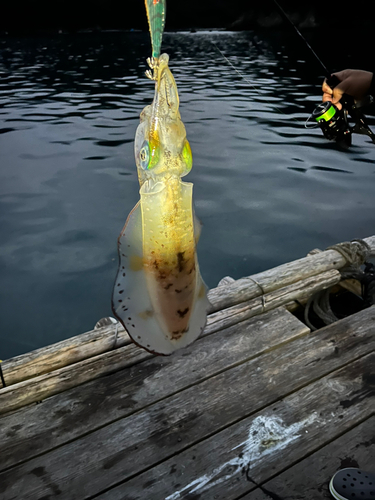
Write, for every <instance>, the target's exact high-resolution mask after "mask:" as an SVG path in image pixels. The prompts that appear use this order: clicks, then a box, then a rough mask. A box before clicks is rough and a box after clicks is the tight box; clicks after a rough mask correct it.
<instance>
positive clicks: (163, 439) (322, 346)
mask: <svg viewBox="0 0 375 500" xmlns="http://www.w3.org/2000/svg"><path fill="white" fill-rule="evenodd" d="M330 328H332V326H331V327H330ZM365 330H366V328H363V329H362V331H361V330H360V331H356V332H355V333H354V332H350V328H348V331H347V332H346V334H345V332H342V330H341V329H338V328H337V326H336V330H334V332H336V334H334V333H333V331H332V330H331V332H330V333H327V331H328V329H326V331H325V332H324V331H323V330H322V331H321V332H319V333H320V334H321V335H320V336H318V335H317V334H309V335H308V336H307V337H306V336H305V337H303V338H300V339H296V340H295V341H293V342H292V343H291V344H288V345H284V346H281V347H279V348H278V349H276V350H271V351H270V352H268V353H265V354H264V355H263V356H262V358H261V359H253V360H251V361H249V362H246V363H244V364H241V365H239V366H236V367H234V368H232V369H231V370H229V371H227V372H225V373H222V374H219V375H217V376H215V377H213V378H210V379H209V380H206V381H204V382H202V383H201V384H199V385H197V386H195V387H192V388H190V389H186V390H185V391H183V392H181V393H178V394H177V395H176V396H174V397H172V398H171V399H169V400H164V401H162V402H160V403H157V404H156V405H153V406H152V407H149V408H147V409H146V410H144V411H143V412H142V413H138V414H135V415H133V416H130V417H129V418H127V419H122V420H119V421H117V422H114V423H113V424H111V425H109V426H106V427H105V428H102V429H99V430H98V431H96V432H95V433H93V434H90V435H88V436H85V437H83V438H81V439H80V440H78V441H75V442H73V443H69V444H67V445H65V446H64V447H60V448H59V449H56V450H53V451H51V452H50V453H48V454H47V455H45V456H42V457H37V458H35V459H33V460H31V461H30V462H28V463H26V464H23V465H20V466H18V467H16V468H13V469H11V470H9V471H8V472H5V473H4V474H2V475H0V482H3V483H4V484H8V488H10V491H11V492H12V493H11V495H10V496H9V498H13V497H12V494H13V495H16V496H17V498H27V497H33V496H34V497H40V496H43V495H46V494H48V491H49V487H50V485H51V484H54V485H55V486H57V487H58V489H59V491H60V494H59V498H69V499H73V498H86V497H88V496H91V495H94V494H96V493H97V492H98V491H100V489H103V488H106V487H110V486H112V485H113V484H116V482H119V481H122V480H124V479H125V478H126V477H129V476H131V475H132V474H135V473H137V471H138V472H140V471H141V470H142V469H144V468H146V467H148V466H150V465H152V463H155V462H156V461H159V460H162V459H165V458H167V457H168V456H170V455H171V454H173V453H176V452H178V451H179V450H181V449H183V448H185V447H187V446H190V445H191V444H193V443H194V442H196V441H199V440H200V439H203V438H204V437H205V436H207V435H210V434H212V433H213V432H217V431H218V430H220V429H221V428H223V427H225V426H227V425H228V424H231V423H233V422H235V421H237V420H238V419H240V418H243V417H244V416H246V415H248V414H250V413H253V412H254V411H256V410H257V409H259V408H261V407H263V406H265V405H266V404H269V403H270V402H272V401H275V400H277V399H278V398H279V397H280V396H281V395H285V394H287V393H288V392H290V391H292V390H294V389H295V388H296V387H298V386H301V385H304V384H306V382H307V381H308V380H310V379H311V378H316V377H318V376H321V375H322V373H324V371H325V372H328V371H330V370H332V369H334V367H335V366H342V365H343V364H345V363H347V362H348V360H350V359H353V357H354V358H355V357H357V356H359V355H361V353H362V354H363V353H364V352H366V350H368V349H371V348H373V346H374V342H375V341H374V337H373V335H371V334H368V335H367V334H366V333H364V332H365ZM330 341H331V342H330ZM333 342H335V345H334V344H333ZM339 353H340V355H339ZM374 359H375V357H374V358H373V359H372V361H374ZM290 366H293V367H294V369H293V370H290V369H289V367H290ZM366 366H367V365H366ZM356 368H357V369H359V368H360V367H359V366H356ZM322 370H323V371H322ZM119 436H121V439H119ZM35 469H38V470H39V469H43V471H44V473H43V475H42V477H40V478H38V479H35V478H34V477H33V472H32V471H34V470H35ZM21 478H22V480H23V478H30V481H25V483H27V484H30V489H29V486H27V490H22V486H23V485H24V483H23V482H22V480H21ZM17 484H18V485H19V486H18V487H17V486H16V485H17ZM82 485H84V489H82ZM20 487H21V489H20ZM17 488H18V489H17ZM4 494H5V495H7V494H8V490H6V491H5V492H4ZM5 498H8V496H5ZM122 498H123V497H122ZM146 498H156V497H154V496H153V495H152V494H151V495H150V496H147V495H146ZM160 498H161V497H160Z"/></svg>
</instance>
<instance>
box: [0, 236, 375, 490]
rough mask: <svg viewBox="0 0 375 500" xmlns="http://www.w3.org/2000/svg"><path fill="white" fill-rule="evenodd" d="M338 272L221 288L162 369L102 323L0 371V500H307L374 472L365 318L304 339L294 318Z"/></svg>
mask: <svg viewBox="0 0 375 500" xmlns="http://www.w3.org/2000/svg"><path fill="white" fill-rule="evenodd" d="M365 241H366V243H367V244H368V245H369V247H371V250H372V251H373V252H374V251H375V236H373V237H370V238H366V240H365ZM345 264H346V259H345V257H344V256H343V254H342V253H340V252H339V251H337V250H335V249H331V250H327V251H324V252H316V253H314V254H313V255H309V256H308V257H305V258H303V259H300V260H298V261H295V262H292V263H288V264H284V265H282V266H279V267H277V268H275V269H271V270H269V271H266V272H264V273H259V274H258V275H255V276H251V277H248V278H242V279H240V280H237V281H232V280H230V279H229V280H225V279H224V280H223V282H222V283H221V286H218V287H217V288H215V289H213V290H211V291H210V294H209V297H210V301H211V304H212V307H211V310H210V314H209V316H208V322H207V326H206V329H205V331H204V333H203V335H202V336H201V337H200V338H199V339H198V340H197V341H196V342H195V343H193V344H192V345H191V346H189V347H188V348H186V349H183V350H181V351H178V352H176V353H175V354H173V355H172V356H169V357H157V356H153V355H152V354H150V353H148V352H146V351H144V350H142V349H140V348H138V347H137V346H135V345H134V344H132V343H131V342H130V339H129V337H128V335H127V334H126V332H125V331H124V330H123V328H119V327H118V325H117V326H116V325H114V324H112V325H108V326H104V327H102V328H97V329H95V330H93V331H91V332H88V333H85V334H83V335H79V336H77V337H74V338H72V339H69V340H67V341H63V342H60V343H58V344H55V345H53V346H49V347H46V348H43V349H39V350H37V351H34V352H32V353H29V354H27V355H22V356H18V357H17V358H13V359H10V360H7V361H4V362H3V363H2V371H3V375H4V380H5V383H6V386H5V387H3V388H1V389H0V451H1V452H0V498H1V500H10V499H17V500H21V499H28V500H50V499H55V498H56V499H59V500H60V499H66V500H75V499H77V500H78V499H79V500H82V499H91V498H98V499H101V500H138V499H139V500H140V499H142V500H179V499H185V500H236V499H240V498H241V499H244V500H269V499H273V500H285V499H307V500H310V499H311V500H313V499H314V500H316V499H320V498H327V499H328V498H331V497H330V494H329V491H328V482H329V479H330V477H331V476H332V474H333V473H334V472H335V471H336V470H338V469H340V468H342V467H347V466H354V467H361V468H364V469H367V470H375V415H374V413H375V368H374V367H375V353H374V347H375V307H374V306H372V307H369V308H367V309H364V310H362V311H360V312H357V313H355V314H353V315H351V316H348V317H346V318H344V319H341V320H339V321H337V322H336V323H333V324H331V325H329V326H326V327H324V328H321V329H318V330H316V331H313V332H312V331H310V329H309V328H308V327H307V326H306V325H305V324H304V323H302V322H301V320H300V319H297V317H296V316H295V315H294V314H293V311H295V310H296V309H297V308H298V306H299V304H301V303H304V302H306V301H307V300H308V298H309V297H311V296H312V294H314V293H315V292H317V291H319V290H322V289H326V288H328V287H331V286H334V285H337V284H338V283H339V282H340V280H341V276H340V272H339V269H341V268H343V267H344V266H345ZM0 387H1V383H0Z"/></svg>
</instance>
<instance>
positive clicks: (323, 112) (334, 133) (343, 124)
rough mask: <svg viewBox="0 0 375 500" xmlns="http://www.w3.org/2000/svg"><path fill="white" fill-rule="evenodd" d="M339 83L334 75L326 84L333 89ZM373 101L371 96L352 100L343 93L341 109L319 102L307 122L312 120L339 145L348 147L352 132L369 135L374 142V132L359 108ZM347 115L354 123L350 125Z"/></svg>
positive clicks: (325, 134) (326, 136)
mask: <svg viewBox="0 0 375 500" xmlns="http://www.w3.org/2000/svg"><path fill="white" fill-rule="evenodd" d="M338 83H340V81H339V79H338V78H337V77H336V76H334V75H333V76H331V77H330V78H329V79H328V80H327V84H328V85H329V86H330V87H331V88H332V89H333V88H334V87H336V85H337V84H338ZM372 102H373V99H372V97H370V96H369V98H367V99H365V100H363V101H360V102H354V99H353V97H351V96H349V95H347V94H344V95H343V96H342V98H341V99H340V103H341V104H342V109H338V108H337V106H335V105H334V104H333V103H332V102H330V101H327V102H324V103H322V104H319V105H318V106H317V107H316V108H315V109H314V111H313V112H312V114H311V115H310V117H309V118H308V119H307V122H310V121H313V122H314V123H315V124H317V125H319V127H320V128H321V129H322V132H323V135H324V137H325V138H326V139H328V140H330V141H336V142H337V143H338V144H339V145H340V146H343V147H345V148H348V147H349V146H351V144H352V134H353V133H356V134H364V135H367V136H368V137H370V139H371V140H372V142H373V143H374V144H375V134H374V133H373V132H372V130H371V129H370V127H369V126H368V124H367V122H366V117H365V115H364V114H363V113H362V112H361V108H363V107H364V106H368V105H369V104H371V103H372ZM348 115H349V116H350V117H351V118H352V119H353V120H354V125H353V126H350V124H349V121H348Z"/></svg>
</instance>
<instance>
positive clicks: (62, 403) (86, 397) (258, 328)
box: [0, 308, 310, 470]
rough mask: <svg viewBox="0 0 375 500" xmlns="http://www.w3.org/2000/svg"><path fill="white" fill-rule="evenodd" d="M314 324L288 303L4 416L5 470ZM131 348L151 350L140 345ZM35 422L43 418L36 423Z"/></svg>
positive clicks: (0, 439) (0, 440) (0, 456)
mask: <svg viewBox="0 0 375 500" xmlns="http://www.w3.org/2000/svg"><path fill="white" fill-rule="evenodd" d="M309 331H310V330H309V329H308V328H307V327H306V326H305V325H304V324H302V323H301V322H300V321H298V320H297V319H296V318H295V317H294V316H293V315H291V314H290V313H289V312H287V311H285V310H284V309H283V308H281V309H275V310H273V311H271V312H269V313H266V314H264V315H261V316H259V317H256V318H252V319H250V320H247V321H245V322H243V323H241V324H238V325H235V326H233V327H230V328H228V329H226V330H223V331H221V332H219V333H217V334H215V335H210V336H208V337H205V338H202V339H198V340H197V341H196V342H195V343H194V344H192V345H191V346H190V347H188V348H186V349H184V350H183V351H180V352H178V353H175V354H174V355H173V356H170V357H166V358H164V357H154V356H152V355H148V356H149V357H150V358H151V359H149V360H148V361H144V362H143V363H140V364H138V365H136V366H132V367H131V368H128V369H126V370H121V371H118V372H116V373H113V374H112V375H110V376H106V377H104V378H102V379H98V380H95V381H91V382H88V383H86V384H85V385H84V386H80V387H76V388H73V389H70V390H69V391H66V392H64V393H63V394H61V395H59V396H58V397H52V398H48V399H46V400H44V401H43V402H42V403H41V404H38V405H32V406H30V407H28V408H24V409H21V410H19V411H17V412H16V413H12V414H10V415H4V416H2V417H1V418H0V428H1V430H2V432H1V433H0V449H1V453H0V470H2V469H4V468H5V467H9V466H11V465H14V464H15V463H17V462H19V461H23V460H27V459H28V458H30V457H32V456H34V455H36V454H38V453H42V452H44V451H46V450H48V449H50V448H52V447H55V446H58V445H61V444H63V443H64V442H66V441H69V440H72V439H75V438H77V437H78V436H80V435H81V434H85V433H87V432H91V431H92V430H94V429H96V428H98V427H101V426H103V425H106V424H108V423H110V422H111V421H113V420H116V419H118V418H120V417H124V416H127V415H129V414H131V413H133V412H135V411H137V410H139V409H141V408H142V407H143V406H146V405H149V404H151V403H153V402H155V401H157V400H160V399H163V398H165V397H167V396H169V395H171V394H173V393H175V392H178V391H180V390H182V389H183V388H184V387H188V386H190V385H192V384H196V383H197V382H199V381H200V380H202V379H205V378H208V377H211V376H213V375H215V374H217V373H219V372H221V371H223V370H227V369H228V368H230V367H231V366H233V365H234V364H238V363H241V362H244V361H246V360H248V359H250V358H253V357H256V356H259V355H260V354H261V353H262V352H265V351H267V350H269V349H273V348H275V347H276V346H277V345H279V344H280V343H285V342H288V341H291V340H292V339H294V338H296V337H298V336H301V335H304V334H306V333H308V332H309ZM127 350H132V351H133V352H141V353H142V354H143V353H145V354H147V353H146V352H145V351H144V350H143V349H138V348H136V346H134V345H130V346H128V349H127ZM35 422H43V425H39V426H38V425H36V424H35Z"/></svg>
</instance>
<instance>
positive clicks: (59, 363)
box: [2, 236, 375, 386]
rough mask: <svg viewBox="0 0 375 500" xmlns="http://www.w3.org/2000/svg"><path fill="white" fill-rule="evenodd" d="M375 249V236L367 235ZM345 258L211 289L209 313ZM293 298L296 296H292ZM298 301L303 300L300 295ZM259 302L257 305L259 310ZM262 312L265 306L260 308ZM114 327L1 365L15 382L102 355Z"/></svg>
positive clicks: (312, 259)
mask: <svg viewBox="0 0 375 500" xmlns="http://www.w3.org/2000/svg"><path fill="white" fill-rule="evenodd" d="M365 241H366V242H367V243H368V244H369V245H370V247H371V248H372V249H373V251H374V252H375V236H371V237H369V238H365ZM344 264H345V259H344V258H343V257H342V255H341V254H340V253H338V252H336V251H335V250H328V251H324V252H318V253H317V254H313V252H312V255H309V256H308V257H305V258H303V259H299V260H297V261H293V262H289V263H286V264H283V265H282V266H278V267H276V268H273V269H270V270H268V271H265V272H261V273H258V274H255V275H253V276H249V277H246V278H241V279H240V280H237V281H233V282H232V283H228V282H227V283H226V284H225V286H218V287H216V288H214V289H212V290H210V291H209V298H210V301H211V307H210V309H209V313H212V312H214V311H219V310H220V309H223V308H228V307H231V306H233V305H235V304H239V303H241V302H243V301H248V300H250V299H254V298H255V297H259V296H260V295H262V294H267V293H269V292H273V291H275V290H276V289H279V288H284V287H287V286H289V285H291V284H293V283H296V282H297V281H299V280H305V279H307V278H310V277H311V276H316V275H318V274H322V273H324V272H326V271H329V270H332V269H340V268H341V267H342V266H343V265H344ZM291 300H293V299H291ZM298 300H302V299H300V298H298ZM255 306H256V304H254V308H255V309H256V307H255ZM259 310H260V311H261V312H262V308H260V309H259ZM115 331H116V330H115V327H112V326H111V327H108V328H105V329H101V330H99V331H95V330H92V331H90V332H87V333H84V334H82V335H78V336H76V337H72V338H71V339H67V340H64V341H62V342H58V343H56V344H53V345H51V346H47V347H44V348H41V349H37V350H35V351H33V352H31V353H27V354H23V355H21V356H17V357H15V358H11V359H9V360H5V361H4V362H3V365H2V369H3V372H4V377H5V382H6V384H7V385H8V386H9V385H12V384H16V383H18V382H21V381H23V380H27V379H29V378H32V377H36V376H39V375H41V374H44V373H49V372H51V371H53V370H57V369H59V368H62V367H64V366H66V365H68V364H74V363H77V362H79V361H82V360H84V359H87V358H89V357H92V356H97V355H99V354H102V353H104V352H106V351H108V350H110V349H112V348H113V346H114V339H115ZM128 343H130V338H129V336H128V334H127V333H126V331H125V330H124V329H123V327H122V326H121V325H118V330H117V341H116V347H122V346H124V345H127V344H128Z"/></svg>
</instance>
